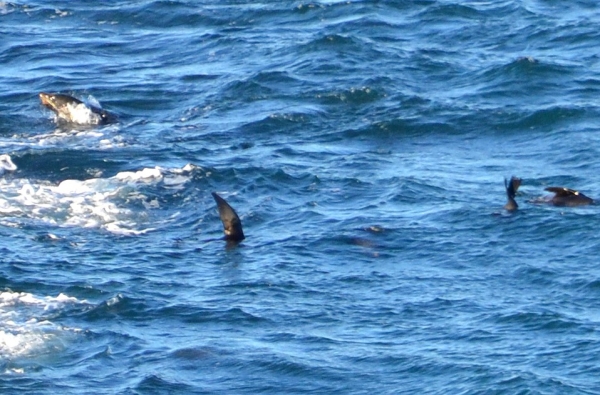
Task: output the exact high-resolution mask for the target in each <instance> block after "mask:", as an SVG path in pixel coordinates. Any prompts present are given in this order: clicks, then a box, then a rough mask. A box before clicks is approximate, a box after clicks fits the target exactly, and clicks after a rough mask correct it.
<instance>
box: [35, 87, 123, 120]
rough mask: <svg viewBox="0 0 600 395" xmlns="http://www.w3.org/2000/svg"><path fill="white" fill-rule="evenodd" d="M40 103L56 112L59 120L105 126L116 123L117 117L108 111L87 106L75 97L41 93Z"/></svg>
mask: <svg viewBox="0 0 600 395" xmlns="http://www.w3.org/2000/svg"><path fill="white" fill-rule="evenodd" d="M40 101H41V102H42V104H43V105H44V106H45V107H46V108H48V109H50V110H52V111H54V113H55V114H56V116H57V117H58V118H60V119H63V120H65V121H67V122H72V123H78V124H84V125H105V124H107V123H111V122H115V121H116V117H115V116H114V115H113V114H111V113H109V112H108V111H106V110H103V109H102V108H98V107H95V106H92V105H89V104H86V103H84V102H82V101H81V100H79V99H77V98H74V97H73V96H69V95H64V94H61V93H46V92H41V93H40Z"/></svg>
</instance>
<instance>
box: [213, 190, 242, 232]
mask: <svg viewBox="0 0 600 395" xmlns="http://www.w3.org/2000/svg"><path fill="white" fill-rule="evenodd" d="M212 195H213V198H215V202H217V208H218V209H219V216H220V217H221V222H223V231H224V232H225V237H223V239H224V240H227V241H228V242H234V243H239V242H240V241H242V240H244V239H245V237H246V236H244V231H243V230H242V221H240V217H238V215H237V213H236V212H235V210H234V209H233V208H232V207H231V206H230V205H229V203H227V202H226V201H225V199H223V198H222V197H221V196H219V195H217V193H216V192H213V193H212Z"/></svg>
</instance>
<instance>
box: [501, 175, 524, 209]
mask: <svg viewBox="0 0 600 395" xmlns="http://www.w3.org/2000/svg"><path fill="white" fill-rule="evenodd" d="M521 181H523V180H521V179H520V178H518V177H515V176H512V177H511V178H510V181H508V180H507V179H506V178H505V179H504V186H505V187H506V197H507V198H508V202H507V203H506V204H505V205H504V209H505V210H508V211H513V210H516V209H518V208H519V205H518V204H517V201H516V200H515V195H516V194H517V190H518V189H519V187H520V186H521Z"/></svg>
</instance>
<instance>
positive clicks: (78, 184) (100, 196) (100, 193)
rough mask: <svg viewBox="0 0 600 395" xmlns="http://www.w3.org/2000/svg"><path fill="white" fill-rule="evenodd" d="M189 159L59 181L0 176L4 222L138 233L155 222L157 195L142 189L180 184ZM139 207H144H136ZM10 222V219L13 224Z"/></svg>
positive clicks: (186, 174)
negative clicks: (175, 166)
mask: <svg viewBox="0 0 600 395" xmlns="http://www.w3.org/2000/svg"><path fill="white" fill-rule="evenodd" d="M194 169H196V167H195V166H193V165H187V166H185V167H183V168H180V169H163V168H160V167H155V168H145V169H142V170H140V171H134V172H130V171H128V172H121V173H118V174H116V175H115V176H113V177H110V178H92V179H89V180H83V181H81V180H64V181H62V182H61V183H60V184H58V185H52V184H46V183H43V182H42V183H38V182H34V181H30V180H27V179H16V180H15V179H11V180H0V214H1V215H3V216H4V217H5V218H4V219H3V220H2V223H3V224H4V225H5V226H11V222H12V223H14V222H15V221H16V222H17V226H19V225H18V224H19V223H22V222H23V221H24V220H27V219H30V220H34V221H42V222H45V223H50V224H52V225H57V226H73V227H82V228H100V229H103V230H106V231H108V232H110V233H114V234H120V235H139V234H143V233H146V232H149V231H152V230H154V229H155V228H154V227H152V226H150V224H152V225H154V224H155V223H156V222H157V221H153V220H152V218H151V216H152V210H153V209H157V208H160V204H159V202H158V200H157V199H155V198H149V197H148V196H147V195H145V194H144V190H145V189H147V188H157V187H158V188H166V189H170V190H172V189H175V190H177V189H181V188H184V185H185V183H187V182H188V181H189V180H190V179H191V176H192V172H193V170H194ZM140 207H143V208H140ZM12 226H14V225H12Z"/></svg>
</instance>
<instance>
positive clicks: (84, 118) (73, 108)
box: [66, 103, 102, 125]
mask: <svg viewBox="0 0 600 395" xmlns="http://www.w3.org/2000/svg"><path fill="white" fill-rule="evenodd" d="M67 108H68V109H69V113H70V118H66V119H67V120H68V121H70V122H73V123H78V124H81V125H99V124H100V123H101V122H102V118H101V117H100V115H98V114H96V113H95V112H93V111H92V109H91V108H90V107H89V106H88V105H87V104H85V103H78V104H67Z"/></svg>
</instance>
